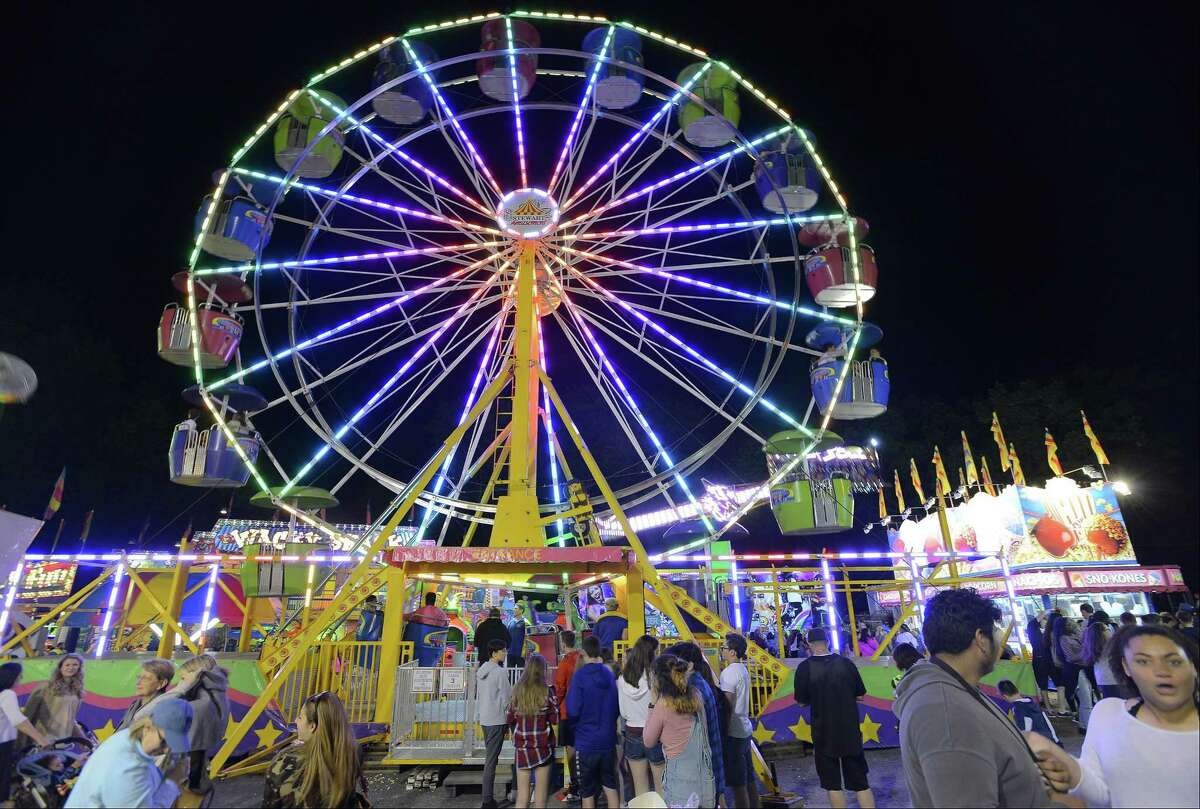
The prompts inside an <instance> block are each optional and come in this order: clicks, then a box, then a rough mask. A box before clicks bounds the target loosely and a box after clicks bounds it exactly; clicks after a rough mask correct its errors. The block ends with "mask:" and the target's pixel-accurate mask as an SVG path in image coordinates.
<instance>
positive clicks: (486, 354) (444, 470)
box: [416, 32, 511, 542]
mask: <svg viewBox="0 0 1200 809" xmlns="http://www.w3.org/2000/svg"><path fill="white" fill-rule="evenodd" d="M510 33H511V32H510ZM510 300H511V296H509V297H508V298H506V303H505V305H504V306H502V307H501V308H500V314H499V315H498V316H497V317H496V322H495V323H494V324H493V325H492V330H491V334H490V335H489V337H488V341H487V345H486V346H484V349H483V353H482V355H481V356H480V358H479V366H478V367H477V368H476V369H475V377H474V379H472V380H471V387H470V389H469V390H468V391H467V396H466V398H465V399H464V400H463V406H462V410H461V411H460V412H459V414H458V421H457V422H456V423H455V426H458V425H461V424H462V423H463V421H464V420H465V419H466V417H467V414H468V413H470V412H471V408H472V407H473V406H474V405H475V397H476V396H478V395H479V390H480V385H481V384H482V383H483V380H484V374H485V371H486V370H487V366H488V361H489V360H490V359H491V358H492V354H493V352H494V351H495V348H496V341H497V340H498V339H499V337H500V329H501V327H503V325H504V321H505V320H507V319H508V311H509V305H508V303H507V301H510ZM488 381H489V382H490V381H491V379H489V380H488ZM457 453H458V444H455V445H454V446H453V447H451V449H450V452H449V454H447V455H446V459H445V460H444V461H442V467H441V469H439V470H438V474H437V478H436V479H435V480H434V483H433V495H434V497H436V496H438V495H440V494H441V493H442V487H443V486H445V485H446V481H447V477H446V476H447V474H448V473H449V471H450V467H451V466H452V465H453V464H454V457H455V455H457ZM433 514H434V512H433V511H432V510H431V509H428V508H427V509H425V512H424V514H422V515H421V526H420V528H418V529H417V539H416V541H417V542H420V541H421V539H422V538H423V537H424V536H425V529H426V528H427V527H428V526H429V522H430V520H431V519H432V517H433Z"/></svg>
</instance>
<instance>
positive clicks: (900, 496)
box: [892, 469, 908, 514]
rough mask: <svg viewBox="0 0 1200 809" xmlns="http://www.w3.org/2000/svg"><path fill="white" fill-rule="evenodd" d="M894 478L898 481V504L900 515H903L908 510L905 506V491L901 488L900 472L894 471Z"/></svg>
mask: <svg viewBox="0 0 1200 809" xmlns="http://www.w3.org/2000/svg"><path fill="white" fill-rule="evenodd" d="M892 476H893V477H894V478H895V481H896V503H897V505H898V506H899V507H900V513H901V514H903V513H904V512H906V511H908V509H907V508H905V506H904V489H903V488H902V487H901V486H900V470H899V469H893V470H892Z"/></svg>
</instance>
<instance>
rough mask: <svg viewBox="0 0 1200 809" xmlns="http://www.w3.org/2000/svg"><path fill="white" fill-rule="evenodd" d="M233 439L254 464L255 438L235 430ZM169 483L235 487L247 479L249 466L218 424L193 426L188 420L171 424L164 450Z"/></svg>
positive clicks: (191, 421)
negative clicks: (172, 431) (166, 448)
mask: <svg viewBox="0 0 1200 809" xmlns="http://www.w3.org/2000/svg"><path fill="white" fill-rule="evenodd" d="M237 442H238V444H239V445H240V446H241V449H242V451H243V452H244V453H245V454H246V457H247V458H248V459H249V460H250V463H254V461H255V460H257V459H258V450H259V446H258V440H257V439H256V438H255V437H254V436H252V435H249V434H248V433H246V434H243V433H241V432H240V431H238V436H237ZM167 460H168V463H169V467H170V474H171V482H172V483H178V484H180V485H181V486H200V487H203V488H214V487H215V488H226V489H236V488H238V487H241V486H245V485H246V483H247V482H248V481H249V480H250V469H249V468H248V467H247V465H246V464H245V463H243V462H242V459H241V457H239V455H238V453H237V450H235V449H234V448H233V447H232V446H230V444H229V443H228V440H227V439H226V437H225V433H224V432H223V431H222V430H221V428H219V427H210V428H209V429H207V430H199V429H197V428H196V422H195V421H194V420H192V419H188V420H186V421H184V422H182V423H180V424H179V425H177V426H176V427H175V432H174V433H173V434H172V436H171V447H170V449H169V450H168V453H167Z"/></svg>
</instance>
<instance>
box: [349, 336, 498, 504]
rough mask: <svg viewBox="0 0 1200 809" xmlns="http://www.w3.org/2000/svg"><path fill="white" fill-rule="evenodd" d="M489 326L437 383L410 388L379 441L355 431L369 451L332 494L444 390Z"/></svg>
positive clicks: (448, 365)
mask: <svg viewBox="0 0 1200 809" xmlns="http://www.w3.org/2000/svg"><path fill="white" fill-rule="evenodd" d="M489 326H490V323H485V324H483V326H481V327H480V328H478V329H476V330H475V332H474V333H473V335H472V337H471V338H469V340H467V341H466V342H465V343H464V344H460V345H459V346H458V347H457V350H456V351H454V352H453V353H452V354H451V359H450V361H449V362H448V363H443V371H442V373H441V374H439V375H438V376H437V378H436V379H434V380H433V381H432V382H426V383H422V382H421V379H417V380H416V384H413V385H409V386H407V387H409V388H410V395H409V398H408V400H407V401H406V402H405V403H404V404H403V405H401V406H400V407H399V408H397V412H396V415H395V416H393V417H392V419H391V420H390V421H389V422H388V424H387V426H386V427H385V428H384V430H383V431H382V432H381V433H380V435H379V437H378V438H376V439H374V440H372V439H371V438H370V437H368V436H366V435H363V434H362V433H359V432H358V431H357V430H356V433H357V434H358V435H359V437H360V438H362V439H363V441H364V442H365V443H366V444H367V449H366V450H365V451H364V452H363V453H362V455H361V456H359V457H358V461H357V463H354V464H353V465H352V468H351V469H350V470H349V471H348V472H347V473H346V475H345V476H343V477H342V478H341V479H340V480H339V481H338V482H337V484H336V486H335V487H334V488H333V491H335V492H336V491H337V490H338V489H340V488H341V487H342V486H344V485H345V484H346V483H347V482H348V481H349V480H350V478H351V477H353V475H354V473H355V472H356V471H358V470H359V469H360V467H361V466H362V465H365V464H366V463H367V462H368V461H369V460H370V459H371V458H372V456H374V455H375V454H376V453H377V452H378V451H379V450H380V449H382V447H383V446H384V444H386V443H387V441H388V439H390V438H391V436H392V435H393V434H394V433H395V432H396V430H398V429H399V428H400V427H401V426H402V425H403V424H404V423H405V422H406V421H407V420H408V418H409V417H410V416H411V415H412V414H413V413H414V412H415V411H416V410H417V409H418V408H419V407H420V406H421V404H423V403H424V401H425V400H426V399H427V398H428V397H429V396H430V395H432V394H433V392H434V391H436V390H437V389H438V388H439V387H440V386H441V383H442V382H443V381H445V379H446V378H447V377H448V376H449V375H450V373H451V372H452V371H453V370H454V369H455V368H456V367H457V366H458V365H459V364H460V363H462V362H463V361H464V360H465V359H466V358H467V356H469V354H470V352H471V350H472V349H473V348H474V347H475V346H477V345H478V344H479V343H480V342H481V341H482V340H483V339H484V338H485V337H486V336H487V334H488V329H489ZM447 353H449V352H447ZM435 367H436V364H434V363H430V364H429V365H428V366H426V368H425V369H424V371H425V376H424V377H422V378H424V379H428V377H429V372H431V371H432V369H433V368H435ZM326 446H328V445H326ZM431 503H432V501H431V500H430V499H429V498H425V499H424V500H422V501H421V504H422V506H423V507H425V508H426V509H428V508H430V507H431Z"/></svg>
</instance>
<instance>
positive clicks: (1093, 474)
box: [1079, 466, 1104, 480]
mask: <svg viewBox="0 0 1200 809" xmlns="http://www.w3.org/2000/svg"><path fill="white" fill-rule="evenodd" d="M1079 471H1081V472H1083V474H1085V475H1087V476H1088V477H1089V478H1091V479H1092V480H1104V475H1103V474H1101V473H1100V471H1099V470H1097V469H1096V467H1094V466H1085V467H1083V468H1082V469H1080V470H1079Z"/></svg>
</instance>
